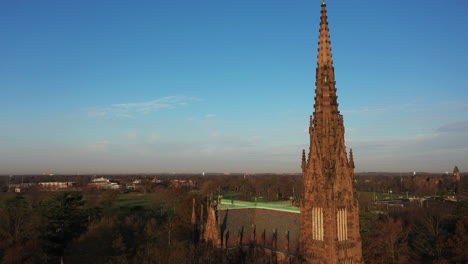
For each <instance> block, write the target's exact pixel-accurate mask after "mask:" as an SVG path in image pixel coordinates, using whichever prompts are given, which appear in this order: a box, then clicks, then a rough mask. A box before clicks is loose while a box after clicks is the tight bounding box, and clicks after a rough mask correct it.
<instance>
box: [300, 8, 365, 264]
mask: <svg viewBox="0 0 468 264" xmlns="http://www.w3.org/2000/svg"><path fill="white" fill-rule="evenodd" d="M321 13H322V15H321V17H320V19H321V22H320V35H319V43H318V44H319V48H318V56H317V58H318V62H317V70H316V82H315V86H316V89H315V94H316V95H315V104H314V113H313V117H312V116H311V118H310V128H309V134H310V148H309V155H308V157H306V155H305V152H304V151H303V154H302V166H301V167H302V173H303V181H304V197H303V201H302V204H301V254H302V257H303V258H304V260H305V262H306V263H321V264H322V263H323V264H325V263H327V264H329V263H333V264H357V263H363V262H362V249H361V238H360V235H359V208H358V202H357V199H356V197H355V187H354V184H353V180H354V160H353V156H352V154H351V153H350V157H349V159H348V156H347V154H346V146H345V142H344V132H345V129H344V125H343V116H342V115H341V114H340V111H339V110H338V96H337V95H336V88H335V73H334V68H333V60H332V52H331V50H332V49H331V42H330V34H329V29H328V21H327V9H326V4H325V2H322V11H321Z"/></svg>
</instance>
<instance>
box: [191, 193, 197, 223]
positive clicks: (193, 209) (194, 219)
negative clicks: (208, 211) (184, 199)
mask: <svg viewBox="0 0 468 264" xmlns="http://www.w3.org/2000/svg"><path fill="white" fill-rule="evenodd" d="M196 222H197V218H196V215H195V198H193V200H192V225H195V223H196Z"/></svg>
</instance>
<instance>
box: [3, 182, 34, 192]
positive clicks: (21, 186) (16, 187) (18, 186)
mask: <svg viewBox="0 0 468 264" xmlns="http://www.w3.org/2000/svg"><path fill="white" fill-rule="evenodd" d="M35 185H36V184H35V183H15V184H10V185H9V189H10V190H13V191H14V192H16V193H20V192H24V191H26V190H27V189H29V188H31V187H33V186H35Z"/></svg>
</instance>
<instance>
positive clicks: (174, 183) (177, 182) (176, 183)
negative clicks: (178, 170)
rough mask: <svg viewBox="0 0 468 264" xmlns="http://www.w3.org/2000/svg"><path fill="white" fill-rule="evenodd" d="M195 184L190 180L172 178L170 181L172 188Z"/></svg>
mask: <svg viewBox="0 0 468 264" xmlns="http://www.w3.org/2000/svg"><path fill="white" fill-rule="evenodd" d="M196 186H197V184H196V182H194V181H192V180H172V181H171V187H174V188H182V187H188V188H191V189H193V188H195V187H196Z"/></svg>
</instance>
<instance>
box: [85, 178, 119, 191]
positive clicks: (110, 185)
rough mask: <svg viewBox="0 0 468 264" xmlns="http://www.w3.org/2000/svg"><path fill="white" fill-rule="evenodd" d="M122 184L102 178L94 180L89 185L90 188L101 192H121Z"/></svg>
mask: <svg viewBox="0 0 468 264" xmlns="http://www.w3.org/2000/svg"><path fill="white" fill-rule="evenodd" d="M120 187H121V186H120V184H119V183H118V182H116V181H113V180H109V179H106V178H104V177H100V178H97V179H94V180H92V181H91V182H90V183H88V188H92V189H99V190H119V189H120Z"/></svg>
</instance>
